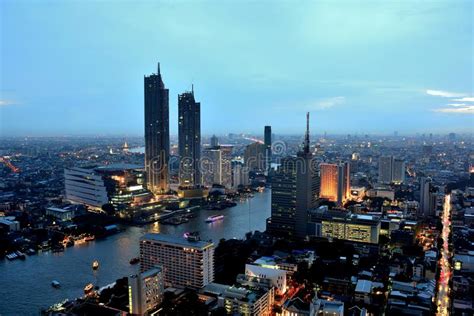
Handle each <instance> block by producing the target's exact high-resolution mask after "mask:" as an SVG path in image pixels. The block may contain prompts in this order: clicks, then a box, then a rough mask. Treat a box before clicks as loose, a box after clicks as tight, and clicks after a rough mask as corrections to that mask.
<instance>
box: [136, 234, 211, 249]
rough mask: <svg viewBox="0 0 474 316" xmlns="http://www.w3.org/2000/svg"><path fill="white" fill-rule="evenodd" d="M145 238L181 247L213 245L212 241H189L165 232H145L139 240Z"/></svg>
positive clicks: (199, 247) (144, 239)
mask: <svg viewBox="0 0 474 316" xmlns="http://www.w3.org/2000/svg"><path fill="white" fill-rule="evenodd" d="M147 240H149V241H157V242H161V243H167V244H173V245H180V246H183V247H189V248H195V249H205V248H208V247H210V246H213V245H214V244H213V243H212V242H207V241H201V240H199V241H189V240H187V239H185V238H183V237H177V236H172V235H167V234H154V233H148V234H145V235H144V236H143V237H142V238H141V239H140V241H141V242H143V241H147Z"/></svg>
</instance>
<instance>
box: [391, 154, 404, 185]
mask: <svg viewBox="0 0 474 316" xmlns="http://www.w3.org/2000/svg"><path fill="white" fill-rule="evenodd" d="M392 182H393V183H395V184H401V183H403V182H405V161H403V160H402V159H397V158H395V159H393V168H392Z"/></svg>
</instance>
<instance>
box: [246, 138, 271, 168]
mask: <svg viewBox="0 0 474 316" xmlns="http://www.w3.org/2000/svg"><path fill="white" fill-rule="evenodd" d="M266 152H267V147H266V146H265V145H264V144H262V143H258V142H255V143H252V144H250V145H247V147H246V148H245V151H244V162H245V165H246V167H247V168H248V170H249V171H257V172H258V171H264V170H265V166H266V162H265V161H266V160H265V159H266Z"/></svg>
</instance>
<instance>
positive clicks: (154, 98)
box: [144, 63, 170, 193]
mask: <svg viewBox="0 0 474 316" xmlns="http://www.w3.org/2000/svg"><path fill="white" fill-rule="evenodd" d="M144 87H145V171H146V175H147V188H148V189H149V190H150V191H152V192H153V193H164V192H166V191H168V185H169V181H168V161H169V151H170V134H169V90H168V89H166V88H165V84H164V83H163V80H162V78H161V73H160V64H159V63H158V71H157V73H156V74H152V75H150V76H148V77H147V76H145V82H144Z"/></svg>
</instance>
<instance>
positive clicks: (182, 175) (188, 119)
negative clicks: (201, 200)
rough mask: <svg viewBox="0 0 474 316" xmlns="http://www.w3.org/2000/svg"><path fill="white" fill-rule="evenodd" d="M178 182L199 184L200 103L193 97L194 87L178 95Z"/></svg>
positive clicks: (192, 184)
mask: <svg viewBox="0 0 474 316" xmlns="http://www.w3.org/2000/svg"><path fill="white" fill-rule="evenodd" d="M178 137H179V144H178V148H179V157H180V167H179V184H180V185H181V186H195V185H200V184H201V172H200V162H201V104H200V103H199V102H196V100H195V99H194V89H192V91H190V92H185V93H183V94H180V95H179V96H178Z"/></svg>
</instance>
